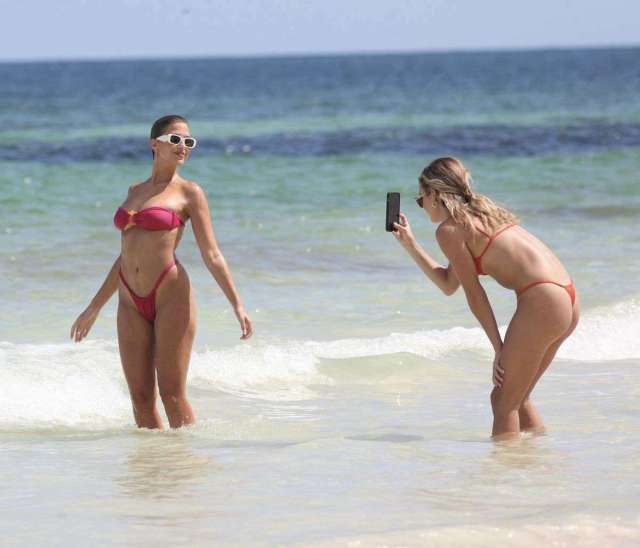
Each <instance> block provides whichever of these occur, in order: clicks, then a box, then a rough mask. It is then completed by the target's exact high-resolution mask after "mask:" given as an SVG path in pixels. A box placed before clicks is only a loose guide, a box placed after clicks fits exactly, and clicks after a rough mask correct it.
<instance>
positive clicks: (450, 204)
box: [419, 157, 518, 230]
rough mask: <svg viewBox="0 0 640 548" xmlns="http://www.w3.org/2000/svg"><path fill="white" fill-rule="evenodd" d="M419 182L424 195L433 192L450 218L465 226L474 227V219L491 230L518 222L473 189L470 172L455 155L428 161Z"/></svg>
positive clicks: (511, 214) (506, 211)
mask: <svg viewBox="0 0 640 548" xmlns="http://www.w3.org/2000/svg"><path fill="white" fill-rule="evenodd" d="M419 183H420V188H421V189H422V190H423V191H424V192H425V194H429V192H430V191H434V192H436V196H437V197H438V198H439V199H440V201H441V203H442V205H444V207H445V208H446V209H447V211H448V212H449V213H450V214H451V217H453V220H454V221H456V222H457V223H459V224H461V225H462V226H463V227H465V228H466V229H471V228H475V227H476V224H475V223H474V219H478V220H479V221H480V223H481V224H482V225H483V227H486V228H489V229H490V230H495V229H496V228H498V227H499V226H502V225H505V224H509V223H517V222H518V218H517V217H516V216H515V215H514V214H513V213H511V212H510V211H509V210H507V209H505V208H504V207H502V206H499V205H498V204H496V203H494V202H493V201H492V200H491V199H490V198H487V197H486V196H483V195H482V194H478V193H476V192H474V191H473V189H472V188H471V174H470V173H469V171H468V170H467V169H466V168H465V167H464V166H463V165H462V162H461V161H460V160H458V159H456V158H451V157H444V158H438V159H436V160H434V161H433V162H431V163H430V164H429V165H428V166H427V167H425V168H424V169H423V170H422V173H421V174H420V178H419Z"/></svg>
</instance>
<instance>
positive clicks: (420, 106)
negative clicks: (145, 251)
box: [0, 49, 640, 546]
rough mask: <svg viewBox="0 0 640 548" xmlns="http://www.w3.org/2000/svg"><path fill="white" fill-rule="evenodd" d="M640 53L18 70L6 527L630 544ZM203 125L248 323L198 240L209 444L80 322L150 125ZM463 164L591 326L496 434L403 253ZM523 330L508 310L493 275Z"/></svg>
mask: <svg viewBox="0 0 640 548" xmlns="http://www.w3.org/2000/svg"><path fill="white" fill-rule="evenodd" d="M638 89H640V49H615V50H605V49H602V50H579V51H536V52H501V53H490V52H486V53H455V54H454V53H451V54H414V55H386V56H341V57H306V58H305V57H299V58H270V59H226V60H222V59H217V60H216V59H211V60H206V59H202V60H181V61H176V60H173V61H169V60H165V61H144V62H142V61H128V62H125V61H122V62H99V63H89V62H82V63H30V64H0V111H1V112H2V124H1V125H0V137H2V142H3V146H2V147H0V295H1V296H2V307H0V385H1V386H2V388H3V390H2V392H3V398H1V400H0V478H1V479H2V485H3V490H2V495H3V496H2V497H1V498H0V500H1V502H0V504H1V511H0V530H2V532H3V541H2V542H3V543H4V542H7V544H10V545H29V546H30V545H38V544H44V543H47V544H51V545H68V544H70V543H73V544H75V543H78V542H82V543H83V544H84V543H90V544H92V545H114V544H116V545H121V544H126V545H141V546H146V545H152V544H157V543H160V542H162V543H166V542H171V543H173V544H176V545H180V546H186V545H193V544H196V545H211V544H214V545H299V546H309V545H317V546H325V545H326V546H335V545H342V546H380V545H387V546H425V545H427V546H428V545H434V546H435V545H437V546H441V545H453V546H486V545H495V544H496V543H497V542H500V543H508V544H510V545H515V546H537V545H540V544H541V543H548V544H556V545H573V544H580V545H584V546H607V545H611V546H613V545H615V546H625V545H629V546H631V545H637V542H638V538H640V511H639V508H640V488H638V485H637V477H638V474H639V473H640V465H639V464H638V463H639V461H638V458H637V455H638V453H639V452H640V441H638V440H640V436H639V434H640V421H639V420H638V419H639V417H640V405H639V404H638V401H640V388H639V387H640V371H639V369H638V365H639V364H638V361H639V359H640V337H638V333H640V290H638V287H637V281H638V275H637V273H638V270H639V267H640V259H639V257H640V239H639V238H638V228H639V222H638V220H639V218H640V190H639V186H638V183H640V180H639V179H640V177H639V175H638V174H639V173H640V95H639V94H638V93H637V91H638ZM169 112H177V113H180V114H183V115H185V116H186V117H187V118H188V119H189V120H190V121H191V129H192V132H193V134H194V135H196V136H197V137H198V138H199V147H198V149H197V150H196V151H195V152H194V153H193V154H192V157H191V159H190V161H189V163H188V164H187V165H186V166H185V167H184V169H183V171H182V173H183V175H184V176H186V177H188V178H190V179H193V180H196V181H198V182H199V183H200V185H201V186H202V187H203V188H204V189H205V191H206V193H207V195H208V197H209V202H210V206H211V210H212V216H213V222H214V227H215V230H216V234H217V238H218V240H219V242H220V245H221V247H222V249H223V252H224V253H225V256H226V257H227V260H228V261H229V263H230V265H231V268H232V271H233V274H234V278H235V281H236V284H237V285H238V288H239V290H240V292H241V295H242V297H243V300H244V301H245V305H246V307H247V309H248V311H249V313H250V315H251V316H252V319H253V321H254V323H255V329H256V335H255V336H254V338H253V339H252V340H251V341H249V342H248V343H244V344H240V341H238V338H239V329H238V326H237V324H236V320H235V318H234V316H233V314H232V312H231V311H230V310H229V307H228V305H227V303H226V301H225V299H224V298H223V296H222V295H221V294H220V291H219V290H218V289H217V287H216V285H215V282H214V281H213V280H212V279H211V277H210V275H209V274H208V273H207V271H206V269H205V268H204V266H203V264H202V263H201V260H200V258H199V252H198V250H197V247H196V245H195V241H194V238H193V236H192V234H191V232H190V229H189V227H188V228H187V230H186V231H185V238H184V239H183V242H182V243H181V246H180V248H179V249H178V257H179V259H180V260H181V262H182V263H183V264H184V265H185V267H186V268H187V270H188V271H189V275H190V277H191V279H192V283H193V285H194V288H195V291H196V295H197V301H198V314H199V327H198V334H197V337H196V342H195V346H194V353H193V357H192V365H191V370H190V375H189V391H190V396H191V399H192V403H193V405H194V408H195V411H196V415H197V416H198V424H197V425H196V426H194V427H192V428H188V429H182V430H180V431H164V432H148V431H138V430H137V429H136V428H135V427H134V424H133V420H132V416H131V410H130V403H129V399H128V394H127V389H126V384H125V381H124V378H123V375H122V373H121V371H120V363H119V358H118V350H117V341H116V332H115V298H114V299H113V301H112V302H111V303H109V304H108V305H107V306H106V307H105V309H104V310H103V311H102V313H101V316H100V318H99V319H98V321H97V323H96V325H95V326H94V328H93V331H92V333H91V334H90V337H89V339H88V340H87V341H85V342H83V343H82V344H79V345H75V344H72V343H70V342H68V339H67V337H68V331H69V328H70V325H71V323H72V322H73V320H74V319H75V317H76V316H77V314H78V313H79V312H80V311H81V310H82V309H83V308H84V306H86V304H87V303H88V301H89V300H90V298H91V297H92V296H93V294H94V293H95V291H96V290H97V288H98V287H99V285H100V283H101V282H102V280H103V278H104V276H105V275H106V272H107V271H108V269H109V267H110V265H111V263H112V262H113V260H114V259H115V257H116V256H117V255H118V253H119V247H118V244H119V234H118V232H117V231H116V230H114V228H113V225H112V217H113V213H114V210H115V208H116V207H117V206H118V205H119V204H120V203H121V202H122V200H123V198H124V196H125V194H126V189H127V187H128V185H129V184H131V183H132V182H134V181H139V180H143V179H144V178H146V177H147V176H148V174H149V168H150V154H149V150H148V145H147V140H146V137H147V135H148V131H149V126H150V124H151V123H152V122H153V120H154V119H156V118H157V117H159V116H161V115H163V114H166V113H169ZM443 154H454V155H457V156H458V157H460V158H461V159H462V160H463V161H464V162H465V164H467V166H468V167H469V168H470V170H471V171H472V173H473V176H474V181H475V185H476V188H477V190H478V191H480V192H483V193H486V194H488V195H490V196H491V197H493V198H495V199H496V200H498V201H500V202H502V203H504V204H506V205H508V206H509V207H510V208H511V209H513V210H514V211H515V212H516V213H517V214H518V215H519V217H520V218H521V219H522V222H523V224H524V225H525V226H526V227H527V228H528V229H529V230H530V231H532V232H533V233H534V234H536V235H538V236H539V237H541V238H542V239H543V240H544V241H546V242H547V243H548V244H549V245H550V246H551V247H552V248H553V249H554V250H555V251H556V252H557V254H558V255H559V256H560V257H561V259H562V260H563V261H564V263H565V265H566V266H567V268H568V270H569V272H570V273H571V275H572V277H573V279H574V282H575V284H576V286H577V289H578V292H579V295H580V299H581V306H582V313H583V315H582V321H581V323H580V325H579V327H578V329H577V331H576V332H575V334H574V335H573V337H572V338H571V339H570V340H569V341H568V342H567V343H566V344H565V345H564V346H563V347H562V349H561V350H560V353H559V356H558V358H557V360H556V361H555V362H554V364H553V365H552V367H551V368H550V370H549V371H548V373H547V374H545V376H544V378H543V380H542V381H541V382H540V384H539V386H538V388H537V389H536V392H534V401H536V402H537V403H538V404H539V407H540V410H541V412H542V415H543V417H544V419H545V421H546V423H547V426H548V433H547V434H546V435H544V436H525V437H524V438H523V439H522V440H520V441H517V442H513V443H499V444H496V443H493V442H491V441H490V440H489V438H488V436H489V431H490V424H491V412H490V406H489V402H488V395H489V392H490V389H491V379H490V375H491V358H492V355H491V352H490V347H489V344H488V342H487V341H486V337H485V336H484V334H483V332H482V331H481V329H480V328H479V327H478V326H477V324H476V322H475V320H474V318H473V317H472V315H471V313H470V312H469V311H468V309H467V306H466V303H465V300H464V297H463V295H462V294H456V295H454V296H452V297H445V296H443V295H441V294H439V293H438V290H437V289H436V288H435V287H434V286H432V285H431V284H430V282H429V281H428V280H426V279H425V278H424V276H422V275H421V273H420V272H419V271H418V269H417V268H416V267H415V265H414V264H413V263H412V262H411V260H410V258H409V257H408V256H407V255H406V254H405V253H404V252H403V250H402V249H401V248H400V246H398V244H397V243H396V242H395V240H394V239H393V237H391V236H389V235H388V234H387V233H385V232H384V226H383V224H384V209H385V195H386V192H388V191H398V192H401V194H402V203H403V211H405V212H406V213H407V215H408V216H409V219H410V221H411V222H412V225H413V228H414V232H415V233H416V235H417V236H418V238H419V239H420V241H421V242H422V244H423V245H424V246H425V248H426V249H427V250H428V251H430V252H431V253H432V254H433V255H434V256H435V257H437V258H440V259H442V254H441V253H440V252H439V250H438V247H437V243H436V241H435V238H434V226H433V225H431V224H430V223H429V221H428V219H427V218H426V217H425V216H424V213H423V212H422V211H421V210H419V209H418V208H417V207H416V206H415V204H414V202H413V200H412V198H413V196H414V195H415V193H416V191H417V176H418V174H419V172H420V170H421V169H422V168H423V167H424V165H425V164H426V163H428V162H429V161H430V160H431V159H433V158H434V157H436V156H439V155H443ZM483 283H484V285H485V287H486V288H487V292H488V294H489V296H490V299H491V301H492V303H493V305H494V308H495V311H496V315H497V318H498V321H499V324H500V325H501V326H503V328H504V327H505V326H506V325H507V324H508V321H509V319H510V315H511V314H512V313H513V310H514V305H515V298H514V295H513V294H512V293H510V292H508V291H505V290H504V289H502V288H500V287H499V286H497V284H495V283H493V282H492V281H490V280H483Z"/></svg>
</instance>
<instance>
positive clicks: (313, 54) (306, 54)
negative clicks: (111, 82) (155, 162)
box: [0, 42, 640, 64]
mask: <svg viewBox="0 0 640 548" xmlns="http://www.w3.org/2000/svg"><path fill="white" fill-rule="evenodd" d="M637 48H640V42H638V43H625V44H622V43H621V44H581V45H544V46H523V47H511V46H505V47H500V46H488V47H480V48H468V47H467V48H465V47H461V48H433V49H424V50H423V49H412V48H407V49H391V50H384V49H380V50H348V51H347V50H336V51H290V52H269V53H262V54H261V53H258V52H254V53H228V54H226V53H225V54H215V53H213V54H184V55H174V56H158V55H155V54H140V55H132V56H110V55H105V56H95V57H91V56H88V57H72V56H70V57H33V58H25V59H15V58H14V59H11V58H7V59H1V58H0V64H31V63H33V64H38V63H95V62H97V63H100V62H139V61H198V60H251V59H255V60H258V59H291V58H293V59H300V58H321V57H349V56H362V57H365V56H371V57H374V56H393V55H438V54H451V53H463V54H465V53H510V52H513V53H518V52H529V51H531V52H536V51H537V52H543V51H575V50H608V49H618V50H620V49H637Z"/></svg>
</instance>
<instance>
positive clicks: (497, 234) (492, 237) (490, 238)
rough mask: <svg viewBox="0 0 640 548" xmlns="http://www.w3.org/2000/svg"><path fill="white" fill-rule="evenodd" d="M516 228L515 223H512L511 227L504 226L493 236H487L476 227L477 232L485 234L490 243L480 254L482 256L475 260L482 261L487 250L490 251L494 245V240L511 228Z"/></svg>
mask: <svg viewBox="0 0 640 548" xmlns="http://www.w3.org/2000/svg"><path fill="white" fill-rule="evenodd" d="M514 226H516V225H515V224H514V223H512V224H510V225H507V226H504V227H502V228H501V229H500V230H498V232H495V233H494V234H493V235H492V236H490V235H489V234H487V233H486V232H485V231H484V230H482V229H481V228H477V227H476V230H477V231H478V232H480V234H483V235H484V236H486V237H487V238H489V241H488V242H487V245H485V246H484V249H483V250H482V253H480V255H478V256H477V257H475V259H482V256H483V255H484V254H485V253H486V252H487V249H489V246H490V245H491V244H492V243H493V240H495V239H496V238H497V237H498V236H500V234H502V233H503V232H504V231H505V230H508V229H510V228H512V227H514Z"/></svg>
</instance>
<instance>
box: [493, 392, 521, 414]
mask: <svg viewBox="0 0 640 548" xmlns="http://www.w3.org/2000/svg"><path fill="white" fill-rule="evenodd" d="M490 399H491V409H492V410H493V414H494V416H504V415H508V414H509V413H511V412H512V411H517V410H518V408H519V407H520V404H521V402H520V401H517V399H516V398H514V397H513V395H510V394H509V393H507V392H506V391H505V390H504V389H502V388H498V387H497V386H496V387H494V389H493V390H492V391H491V396H490Z"/></svg>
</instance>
